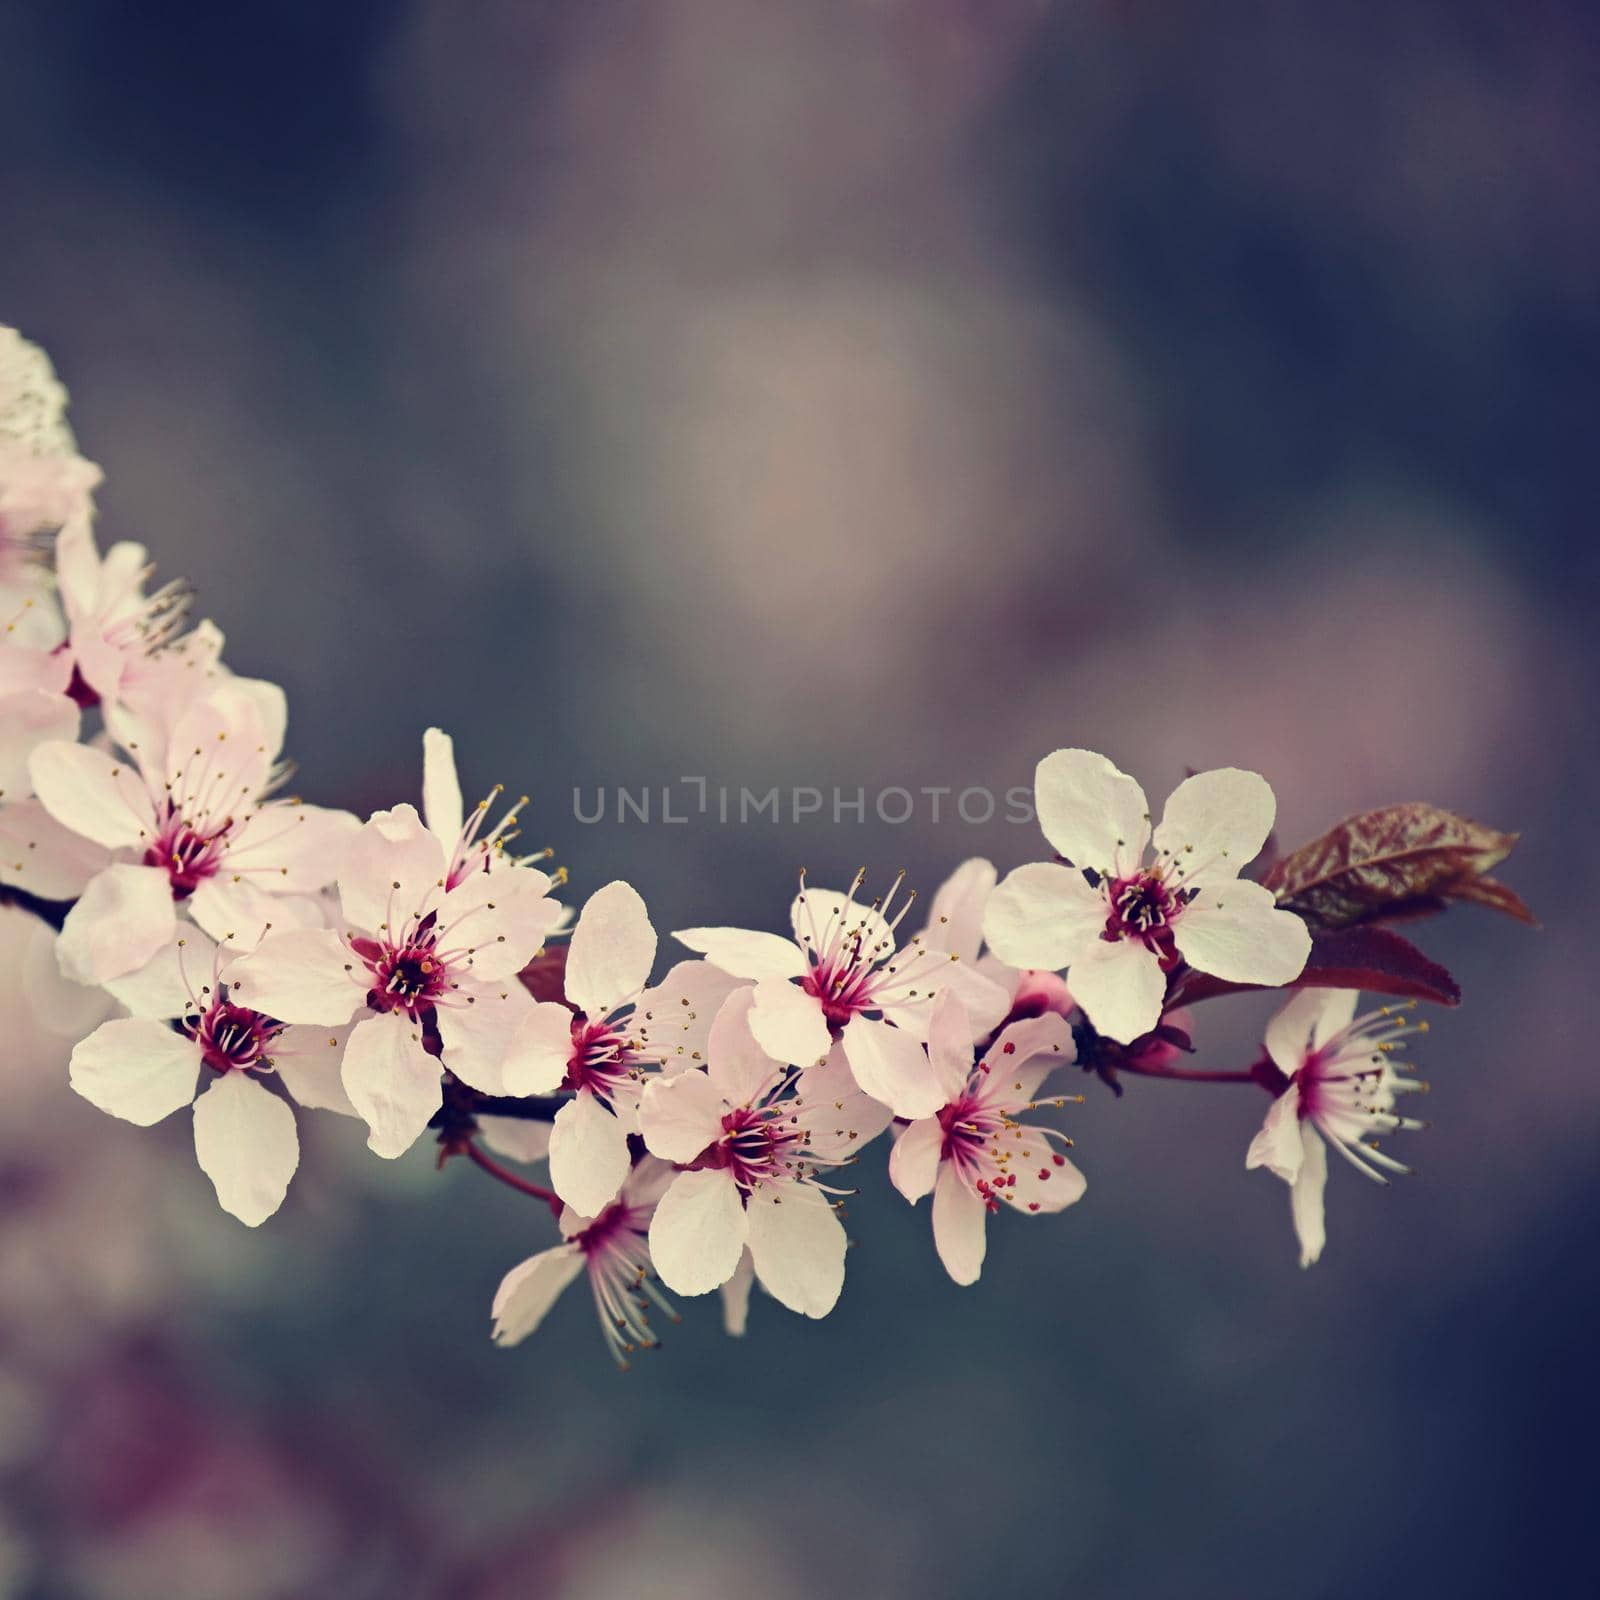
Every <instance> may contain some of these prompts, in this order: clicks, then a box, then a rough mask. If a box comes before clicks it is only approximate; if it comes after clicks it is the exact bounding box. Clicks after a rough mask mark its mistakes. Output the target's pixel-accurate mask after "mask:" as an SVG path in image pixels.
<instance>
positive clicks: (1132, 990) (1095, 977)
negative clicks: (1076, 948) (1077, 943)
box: [1067, 939, 1167, 1044]
mask: <svg viewBox="0 0 1600 1600" xmlns="http://www.w3.org/2000/svg"><path fill="white" fill-rule="evenodd" d="M1067 982H1068V983H1070V984H1071V985H1072V996H1073V998H1074V999H1075V1000H1076V1001H1077V1002H1078V1004H1079V1005H1080V1006H1082V1007H1083V1012H1084V1015H1085V1016H1086V1017H1088V1019H1089V1020H1090V1022H1092V1023H1093V1024H1094V1026H1095V1028H1096V1029H1097V1030H1098V1031H1099V1032H1100V1033H1103V1034H1104V1035H1105V1036H1106V1037H1107V1038H1108V1039H1115V1040H1117V1041H1118V1042H1119V1043H1121V1044H1131V1043H1132V1042H1133V1041H1134V1040H1135V1039H1137V1038H1138V1037H1139V1035H1140V1034H1143V1033H1148V1032H1149V1031H1150V1030H1151V1029H1152V1028H1153V1027H1155V1026H1156V1024H1157V1023H1158V1022H1160V1021H1161V1002H1162V1000H1163V999H1164V998H1165V997H1166V993H1167V975H1166V974H1165V973H1164V972H1163V971H1162V970H1161V959H1160V957H1159V956H1157V955H1156V954H1155V952H1154V951H1152V950H1147V949H1146V948H1145V947H1144V945H1142V944H1140V943H1139V941H1138V940H1137V939H1118V940H1117V941H1116V942H1115V943H1114V944H1107V943H1106V941H1105V940H1103V939H1097V940H1096V941H1095V942H1094V943H1093V944H1092V945H1090V946H1089V947H1088V948H1087V949H1086V950H1085V951H1084V953H1083V954H1082V955H1081V956H1079V957H1078V959H1077V960H1076V961H1074V962H1073V963H1072V969H1071V971H1070V972H1068V974H1067Z"/></svg>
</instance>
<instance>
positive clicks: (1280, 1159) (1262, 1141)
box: [1244, 1083, 1304, 1183]
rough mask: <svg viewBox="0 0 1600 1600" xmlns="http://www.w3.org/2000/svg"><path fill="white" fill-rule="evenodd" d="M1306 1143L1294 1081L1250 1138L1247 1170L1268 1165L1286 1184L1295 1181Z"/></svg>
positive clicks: (1245, 1161)
mask: <svg viewBox="0 0 1600 1600" xmlns="http://www.w3.org/2000/svg"><path fill="white" fill-rule="evenodd" d="M1303 1156H1304V1146H1303V1144H1302V1142H1301V1138H1300V1091H1299V1089H1298V1088H1296V1087H1295V1085H1294V1084H1292V1083H1291V1084H1290V1085H1289V1087H1288V1088H1287V1089H1285V1090H1284V1092H1283V1093H1282V1094H1280V1095H1279V1096H1278V1098H1277V1099H1276V1100H1274V1101H1273V1102H1272V1104H1271V1105H1270V1106H1268V1107H1267V1114H1266V1117H1265V1118H1264V1119H1263V1121H1262V1124H1261V1128H1260V1131H1259V1132H1258V1133H1257V1134H1256V1136H1255V1138H1253V1139H1252V1140H1251V1141H1250V1148H1249V1149H1248V1150H1247V1151H1246V1152H1245V1157H1244V1164H1245V1167H1246V1169H1250V1168H1254V1167H1266V1168H1267V1170H1268V1171H1270V1172H1275V1173H1276V1174H1277V1175H1278V1176H1279V1177H1280V1178H1282V1179H1283V1181H1284V1182H1285V1183H1293V1182H1294V1181H1295V1179H1296V1178H1297V1177H1298V1176H1299V1175H1300V1162H1301V1160H1302V1159H1303Z"/></svg>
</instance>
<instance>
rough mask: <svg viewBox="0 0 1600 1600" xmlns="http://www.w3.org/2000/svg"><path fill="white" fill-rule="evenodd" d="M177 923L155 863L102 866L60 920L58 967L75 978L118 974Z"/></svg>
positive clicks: (163, 940)
mask: <svg viewBox="0 0 1600 1600" xmlns="http://www.w3.org/2000/svg"><path fill="white" fill-rule="evenodd" d="M177 924H178V918H177V913H176V912H175V911H174V910H173V909H172V885H171V884H170V883H169V882H168V880H167V875H166V873H165V872H163V871H162V870H161V869H160V868H159V867H132V866H124V865H118V866H114V867H107V868H106V870H105V871H104V872H102V873H100V874H98V875H97V876H96V877H95V878H94V879H92V880H91V882H90V883H89V885H88V887H87V888H86V889H85V890H84V891H83V894H82V896H81V897H80V898H79V900H78V903H77V904H76V905H75V906H73V908H72V910H70V911H69V912H68V913H67V917H66V921H65V922H63V923H62V925H61V937H60V939H59V940H58V941H57V943H56V954H57V956H58V957H59V958H60V960H61V970H62V971H63V972H64V973H65V974H66V975H67V976H68V977H69V978H71V979H72V980H73V982H75V983H104V982H105V981H106V980H107V979H108V978H120V977H121V976H122V975H123V974H124V973H128V972H133V971H135V970H136V969H137V968H139V967H142V966H143V965H144V964H145V962H147V961H148V960H150V958H151V957H152V956H153V955H155V953H156V952H157V951H158V950H159V949H161V947H162V946H163V945H165V944H168V943H170V942H171V940H172V937H173V932H174V930H175V929H176V927H177Z"/></svg>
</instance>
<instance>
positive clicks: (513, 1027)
mask: <svg viewBox="0 0 1600 1600" xmlns="http://www.w3.org/2000/svg"><path fill="white" fill-rule="evenodd" d="M462 1002H466V1003H465V1004H463V1003H462ZM538 1009H539V1007H538V1003H537V1002H536V1001H535V1000H534V998H533V996H532V995H531V994H529V993H528V991H527V990H526V989H524V988H523V987H522V985H521V984H520V983H518V982H517V981H516V980H515V979H514V978H513V979H510V980H508V981H507V982H505V983H503V984H475V985H471V986H469V985H467V984H462V986H461V987H460V988H459V989H457V990H456V991H455V993H454V995H452V997H451V1004H449V1005H442V1006H440V1007H439V1010H438V1018H439V1037H440V1039H441V1040H443V1042H444V1064H445V1066H447V1067H448V1068H449V1069H450V1071H452V1072H453V1073H455V1075H456V1076H457V1077H458V1078H459V1079H460V1080H461V1081H462V1082H463V1083H464V1084H466V1085H467V1086H468V1087H469V1088H472V1089H476V1090H478V1092H479V1093H480V1094H519V1093H522V1092H523V1090H522V1089H521V1087H520V1081H519V1084H518V1087H516V1088H513V1087H512V1083H511V1075H510V1074H509V1073H508V1072H507V1070H506V1068H507V1064H508V1063H509V1061H510V1059H511V1054H512V1051H513V1050H514V1049H516V1048H517V1045H518V1043H519V1041H520V1038H521V1034H522V1028H523V1025H524V1024H525V1023H527V1022H529V1021H530V1020H531V1019H532V1017H533V1014H534V1013H535V1012H536V1011H537V1010H538ZM521 1065H522V1064H521V1063H519V1067H520V1066H521ZM523 1075H524V1074H523V1073H522V1072H521V1071H519V1072H518V1078H519V1080H520V1079H521V1077H522V1076H523Z"/></svg>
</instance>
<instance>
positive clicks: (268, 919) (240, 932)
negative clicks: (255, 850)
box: [188, 877, 297, 955]
mask: <svg viewBox="0 0 1600 1600" xmlns="http://www.w3.org/2000/svg"><path fill="white" fill-rule="evenodd" d="M188 908H189V915H190V916H191V917H193V918H194V920H195V921H196V922H198V923H199V924H200V926H201V927H202V928H204V929H205V931H206V932H207V933H209V934H210V935H211V937H212V938H213V939H216V940H218V941H219V942H220V943H225V944H226V945H227V946H228V947H229V948H230V949H232V950H237V951H238V952H239V953H240V954H241V955H243V954H244V953H245V952H246V951H248V950H254V949H255V947H256V946H257V945H258V944H260V943H261V941H262V939H263V938H265V937H266V934H267V931H268V929H270V928H273V927H279V928H283V927H294V926H296V925H297V919H296V917H295V915H294V911H293V902H292V901H291V900H290V899H288V898H287V897H286V896H282V895H274V894H267V893H266V892H265V891H264V890H263V889H261V888H259V887H258V886H257V884H256V883H255V882H253V881H251V880H248V879H244V878H233V877H220V878H207V879H206V880H205V881H204V882H203V883H201V884H200V885H199V886H198V887H197V888H196V889H195V892H194V893H193V894H192V895H190V896H189V900H188Z"/></svg>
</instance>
